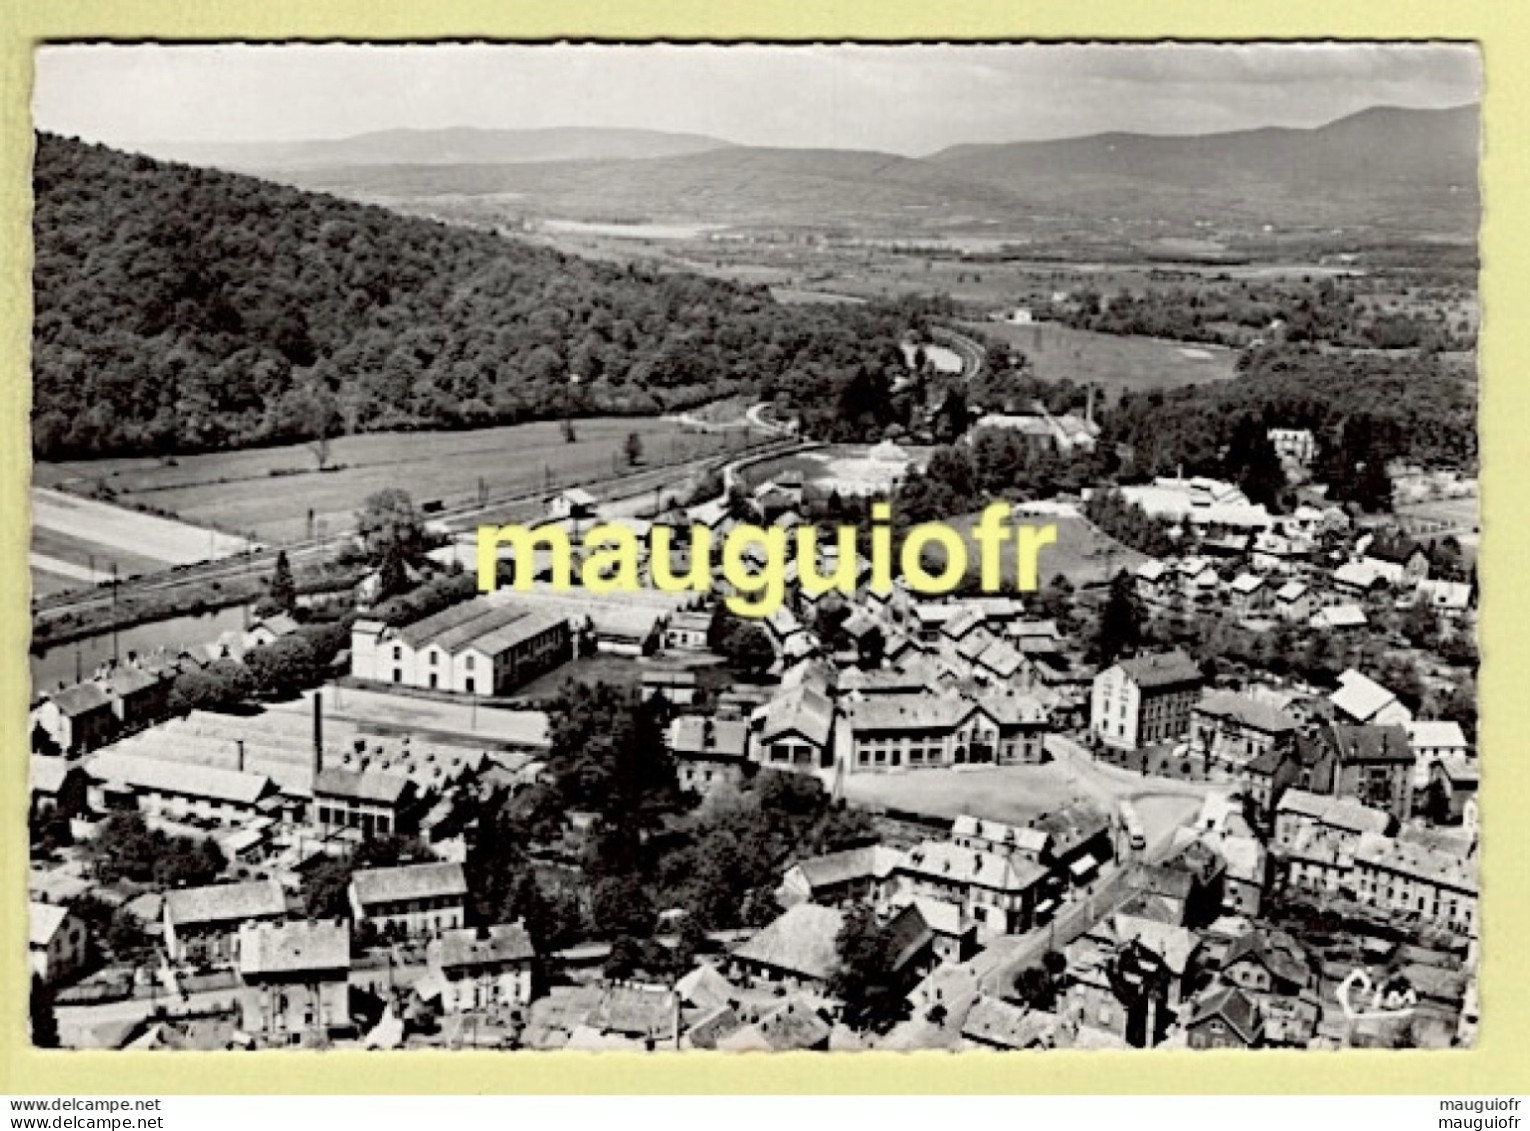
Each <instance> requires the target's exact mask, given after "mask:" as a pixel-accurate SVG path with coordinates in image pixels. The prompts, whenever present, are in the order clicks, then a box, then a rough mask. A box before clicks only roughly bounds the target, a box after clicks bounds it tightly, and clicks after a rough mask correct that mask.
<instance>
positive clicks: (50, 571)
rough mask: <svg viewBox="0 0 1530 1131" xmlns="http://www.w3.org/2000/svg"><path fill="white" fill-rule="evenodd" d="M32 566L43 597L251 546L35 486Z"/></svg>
mask: <svg viewBox="0 0 1530 1131" xmlns="http://www.w3.org/2000/svg"><path fill="white" fill-rule="evenodd" d="M31 501H32V535H31V538H32V541H31V553H30V558H29V561H30V565H31V571H32V587H33V592H34V593H36V594H37V595H39V596H43V595H47V594H50V593H60V592H63V591H65V590H68V589H78V588H81V587H84V586H91V585H97V584H99V583H101V582H103V581H110V580H111V578H112V568H113V567H114V566H115V567H116V570H117V576H119V577H124V578H126V577H132V576H134V575H135V574H140V573H153V572H156V571H158V570H162V569H165V568H166V567H168V566H174V565H181V564H184V563H188V562H198V561H211V560H215V559H218V558H225V557H229V556H230V555H233V554H240V553H243V552H244V551H245V549H246V547H247V543H246V541H245V540H244V539H243V538H234V537H231V536H229V535H227V534H220V533H218V532H217V531H214V530H208V529H205V528H202V527H198V526H190V525H187V524H186V523H184V522H177V521H175V520H174V519H167V518H160V517H159V516H157V515H148V514H141V513H139V512H137V511H132V510H127V509H125V508H123V507H118V506H113V505H112V504H110V503H103V502H97V501H96V500H93V499H80V498H76V497H75V496H73V495H67V494H64V493H63V492H61V491H53V490H48V489H47V488H45V487H33V488H32V493H31Z"/></svg>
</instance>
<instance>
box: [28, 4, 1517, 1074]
mask: <svg viewBox="0 0 1530 1131" xmlns="http://www.w3.org/2000/svg"><path fill="white" fill-rule="evenodd" d="M0 13H3V16H0V35H3V41H0V248H3V252H4V254H3V257H0V634H3V645H0V752H3V765H0V798H3V801H4V806H5V809H4V812H5V817H4V822H3V829H4V831H3V833H0V909H3V910H0V1089H3V1090H5V1091H7V1092H10V1093H17V1092H22V1093H32V1094H37V1093H66V1094H67V1093H72V1092H84V1093H114V1092H115V1093H130V1092H146V1093H155V1092H161V1093H171V1092H211V1093H217V1092H229V1091H266V1092H357V1091H368V1092H405V1093H412V1092H496V1091H509V1092H747V1091H768V1092H777V1091H807V1092H866V1091H885V1092H916V1093H917V1092H1040V1093H1046V1092H1116V1093H1145V1092H1234V1093H1237V1092H1245V1093H1270V1092H1360V1093H1374V1092H1394V1091H1395V1092H1417V1093H1447V1094H1448V1093H1456V1094H1461V1093H1465V1094H1482V1093H1494V1092H1497V1093H1506V1092H1514V1091H1522V1092H1530V1023H1527V1020H1530V883H1527V879H1530V865H1527V862H1526V851H1527V848H1530V838H1527V836H1526V829H1527V828H1530V755H1527V752H1526V751H1525V750H1524V749H1523V747H1524V746H1525V745H1526V739H1527V736H1530V726H1527V722H1530V711H1527V705H1530V687H1527V686H1526V675H1527V668H1526V663H1525V661H1526V659H1527V647H1526V641H1525V638H1524V630H1525V629H1527V628H1530V618H1527V617H1526V615H1525V614H1526V609H1527V593H1530V554H1527V553H1526V550H1527V543H1530V523H1526V522H1525V521H1523V514H1524V512H1523V510H1522V506H1523V505H1524V500H1525V499H1526V497H1527V496H1530V459H1527V453H1526V447H1525V441H1526V438H1527V437H1530V395H1527V392H1526V390H1525V388H1523V387H1522V386H1523V385H1524V383H1526V382H1530V373H1526V372H1525V362H1526V358H1527V356H1530V351H1527V349H1526V346H1527V343H1530V318H1527V317H1526V312H1525V310H1524V303H1525V300H1526V299H1530V286H1527V281H1530V276H1527V264H1530V227H1527V224H1526V204H1527V202H1530V199H1527V191H1530V190H1527V160H1530V156H1527V136H1530V134H1527V119H1530V5H1527V4H1525V3H1524V2H1523V0H1411V2H1410V0H1283V2H1278V3H1272V2H1268V0H1257V2H1256V0H1220V2H1218V0H1206V2H1200V3H1189V2H1184V0H1111V2H1100V0H1093V2H1085V0H1048V2H1044V3H1042V2H1034V0H1030V2H1028V0H1010V2H1008V3H936V2H932V0H840V2H837V3H824V2H822V0H802V2H799V3H789V2H781V0H770V2H761V0H754V2H750V3H737V2H727V3H723V2H717V0H712V2H708V0H680V2H669V3H664V4H662V5H660V4H657V3H650V4H642V5H639V4H633V3H587V2H586V3H574V2H569V0H535V2H525V0H498V2H496V0H414V2H409V3H402V2H385V0H343V2H333V0H328V2H326V0H242V2H238V3H230V2H225V0H179V2H176V0H0ZM292 38H300V39H379V40H380V39H389V40H408V39H422V40H428V39H440V38H455V39H475V38H488V39H494V38H502V39H529V40H557V39H576V40H577V39H604V40H615V39H628V40H644V39H663V38H668V39H675V40H700V39H708V40H737V39H753V40H799V41H802V40H827V41H846V40H855V39H877V40H904V39H925V40H983V39H989V40H1003V39H1010V40H1017V39H1133V40H1155V39H1168V38H1181V39H1203V40H1204V39H1211V40H1215V39H1451V40H1475V41H1478V42H1480V43H1481V45H1482V49H1483V52H1484V70H1485V74H1486V91H1485V98H1484V111H1485V113H1484V122H1485V148H1484V161H1483V166H1482V175H1483V179H1484V187H1485V208H1484V217H1485V219H1484V229H1483V244H1482V246H1483V264H1484V272H1483V277H1482V298H1483V303H1484V319H1483V328H1484V334H1483V341H1482V366H1483V375H1484V386H1483V407H1482V433H1483V436H1482V439H1483V443H1482V450H1483V466H1484V481H1483V500H1484V504H1485V509H1486V526H1487V530H1488V535H1487V538H1486V541H1485V543H1484V547H1483V549H1484V553H1483V559H1482V570H1481V577H1482V606H1483V610H1484V616H1483V656H1484V667H1483V673H1482V679H1481V688H1482V692H1483V729H1482V754H1483V758H1484V761H1485V762H1486V764H1487V765H1486V774H1485V781H1486V785H1485V787H1484V798H1483V805H1482V813H1483V824H1484V827H1485V829H1486V833H1485V837H1484V845H1485V878H1484V882H1483V913H1482V935H1483V950H1484V954H1485V961H1484V964H1483V969H1482V1030H1481V1039H1480V1042H1479V1044H1478V1046H1477V1048H1476V1049H1474V1050H1472V1051H1448V1052H1394V1051H1377V1052H1360V1051H1346V1052H1342V1053H1339V1052H1335V1053H1323V1052H1295V1051H1292V1052H1256V1053H1248V1054H1231V1053H1226V1054H1218V1053H1188V1052H1180V1053H1159V1052H1145V1051H1132V1052H1126V1053H1087V1052H1082V1053H1072V1052H1047V1053H1040V1054H1033V1055H1027V1054H1009V1055H999V1054H994V1055H990V1054H982V1053H968V1054H963V1055H959V1056H953V1055H950V1054H944V1053H911V1054H897V1053H888V1054H873V1053H860V1054H855V1053H851V1054H841V1055H825V1054H808V1055H774V1056H766V1055H754V1056H735V1057H727V1056H721V1055H716V1054H706V1053H681V1054H670V1055H662V1054H660V1055H652V1056H641V1055H631V1054H616V1053H607V1054H580V1053H523V1054H519V1055H506V1054H487V1053H482V1054H474V1053H426V1052H412V1053H397V1054H382V1053H324V1054H302V1053H286V1052H273V1053H268V1054H260V1055H251V1054H248V1053H227V1054H222V1053H219V1054H212V1053H209V1054H194V1053H181V1054H166V1053H116V1052H102V1053H84V1052H50V1053H36V1052H33V1051H32V1050H31V1049H30V1048H29V1047H28V1040H27V1010H26V990H27V976H26V960H25V957H24V950H25V946H26V933H27V931H26V916H25V914H24V913H23V908H24V906H25V904H24V902H23V895H24V887H25V883H26V850H27V845H26V831H25V830H26V821H25V813H26V796H27V795H26V789H27V784H26V777H27V771H26V751H27V748H28V736H27V729H26V706H27V665H26V640H27V632H28V617H27V608H28V606H27V597H28V595H27V585H28V573H27V557H26V547H27V510H26V507H27V500H26V494H25V486H26V483H27V477H28V451H29V443H28V424H27V403H28V369H27V360H26V358H27V333H28V317H29V309H30V297H29V285H28V280H29V270H30V267H29V246H30V245H29V231H28V223H29V216H30V203H29V183H28V171H29V169H30V165H31V161H30V157H31V134H30V128H31V127H30V120H29V115H28V101H29V92H30V89H31V77H32V75H31V67H32V63H31V49H32V46H33V44H35V43H36V42H38V41H41V40H48V39H123V40H131V39H164V40H201V41H209V40H220V39H265V40H280V39H292ZM122 97H123V98H125V99H131V98H132V97H133V92H132V90H124V91H122ZM896 112H897V108H896V107H889V113H896ZM1520 563H1527V565H1526V566H1525V567H1522V566H1521V565H1520ZM1522 570H1523V572H1522Z"/></svg>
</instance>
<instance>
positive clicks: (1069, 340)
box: [973, 322, 1237, 394]
mask: <svg viewBox="0 0 1530 1131" xmlns="http://www.w3.org/2000/svg"><path fill="white" fill-rule="evenodd" d="M973 328H974V330H976V331H978V332H980V333H982V334H985V335H987V336H988V337H990V338H993V339H996V340H998V341H1002V342H1009V343H1012V344H1013V345H1014V346H1015V347H1016V348H1018V349H1019V350H1020V351H1021V352H1022V353H1024V354H1025V356H1026V357H1028V358H1029V359H1030V361H1031V365H1032V366H1033V367H1034V370H1035V373H1036V375H1037V376H1038V377H1042V378H1045V379H1047V380H1050V381H1056V380H1061V379H1062V378H1064V377H1066V378H1069V379H1071V380H1073V381H1075V382H1078V383H1080V384H1082V383H1084V382H1093V383H1095V384H1097V385H1102V386H1104V388H1105V391H1106V393H1107V394H1111V393H1116V392H1119V391H1124V390H1128V389H1129V390H1131V391H1133V392H1140V391H1141V390H1144V389H1173V388H1178V387H1179V386H1181V385H1199V384H1203V383H1205V382H1207V381H1226V380H1228V379H1229V378H1231V377H1232V376H1233V373H1234V365H1235V362H1236V357H1237V355H1236V354H1235V353H1234V352H1233V351H1232V350H1230V349H1227V348H1225V347H1223V346H1214V345H1203V344H1201V343H1198V342H1197V343H1190V342H1166V341H1160V340H1158V339H1157V338H1137V337H1123V336H1120V335H1116V334H1097V333H1094V332H1093V331H1091V330H1074V329H1072V328H1071V327H1068V326H1063V325H1059V324H1058V323H1055V322H1037V323H1033V324H1031V325H1028V326H1020V325H1011V324H1009V323H1002V322H987V323H982V324H980V325H974V327H973Z"/></svg>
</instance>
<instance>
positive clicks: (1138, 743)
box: [1089, 651, 1205, 750]
mask: <svg viewBox="0 0 1530 1131" xmlns="http://www.w3.org/2000/svg"><path fill="white" fill-rule="evenodd" d="M1204 682H1205V680H1204V677H1203V676H1202V674H1201V669H1200V667H1199V666H1198V665H1197V664H1196V663H1195V661H1194V660H1192V659H1191V658H1190V657H1189V656H1187V655H1186V654H1185V653H1183V652H1180V651H1173V652H1164V653H1150V654H1147V655H1143V656H1137V657H1135V658H1133V659H1129V660H1120V661H1117V662H1116V663H1114V664H1112V665H1111V666H1110V667H1108V668H1106V669H1104V670H1103V671H1101V672H1100V673H1099V674H1098V675H1096V676H1095V677H1094V687H1093V695H1092V698H1091V702H1090V713H1089V729H1090V733H1091V734H1092V735H1093V736H1094V738H1095V740H1096V741H1098V742H1101V743H1103V744H1104V745H1106V746H1110V747H1115V748H1117V749H1123V750H1137V749H1141V748H1143V747H1148V746H1157V745H1160V744H1163V743H1168V742H1178V741H1179V740H1180V739H1182V738H1184V736H1185V732H1186V731H1187V730H1189V728H1190V712H1191V709H1192V708H1193V707H1194V705H1195V702H1196V700H1197V699H1198V698H1199V697H1200V691H1201V687H1202V686H1203V685H1204Z"/></svg>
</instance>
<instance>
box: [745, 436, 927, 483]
mask: <svg viewBox="0 0 1530 1131" xmlns="http://www.w3.org/2000/svg"><path fill="white" fill-rule="evenodd" d="M899 446H900V447H901V448H902V449H903V451H904V453H905V454H906V455H908V456H909V461H910V462H909V464H908V465H904V464H900V463H881V462H878V461H874V460H871V459H868V458H867V456H868V453H869V452H870V451H871V446H870V445H868V444H829V445H826V446H824V447H821V448H814V449H813V450H811V451H806V452H795V453H793V454H791V455H788V456H783V457H782V458H780V459H771V460H762V461H761V462H759V463H755V464H751V465H750V466H749V467H747V468H744V469H743V470H742V471H740V472H739V478H740V479H742V480H743V481H744V483H745V484H746V485H747V486H748V487H749V488H751V489H753V488H755V487H758V486H759V485H760V484H762V483H764V482H766V481H767V480H770V479H779V478H780V477H781V476H783V475H792V474H795V475H799V476H801V477H802V483H803V485H804V486H807V487H816V488H818V489H819V490H821V491H824V492H828V491H830V490H834V489H838V490H841V491H846V490H848V491H852V492H853V491H869V490H870V489H871V488H872V487H877V488H879V489H885V488H886V487H887V486H888V485H889V484H890V482H891V477H893V476H894V475H896V474H898V473H901V471H902V470H903V469H904V468H905V467H906V466H913V467H922V466H923V465H924V463H925V462H926V460H927V459H928V457H929V455H930V451H931V449H929V448H921V447H917V446H914V445H899Z"/></svg>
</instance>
